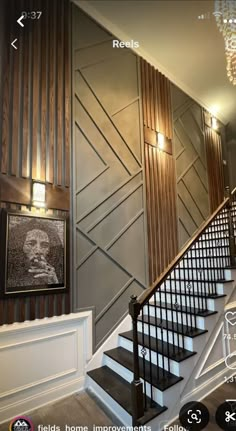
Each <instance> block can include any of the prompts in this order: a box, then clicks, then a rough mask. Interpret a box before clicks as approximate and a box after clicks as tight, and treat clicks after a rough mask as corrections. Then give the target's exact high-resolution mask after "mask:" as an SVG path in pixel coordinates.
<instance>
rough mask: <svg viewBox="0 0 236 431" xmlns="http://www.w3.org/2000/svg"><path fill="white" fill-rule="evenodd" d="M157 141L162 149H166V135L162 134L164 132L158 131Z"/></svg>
mask: <svg viewBox="0 0 236 431" xmlns="http://www.w3.org/2000/svg"><path fill="white" fill-rule="evenodd" d="M157 143H158V148H159V149H160V150H164V145H165V137H164V135H162V133H159V132H158V136H157Z"/></svg>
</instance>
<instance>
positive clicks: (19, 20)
mask: <svg viewBox="0 0 236 431" xmlns="http://www.w3.org/2000/svg"><path fill="white" fill-rule="evenodd" d="M22 19H24V15H21V16H20V18H19V19H18V20H17V22H18V24H20V25H21V27H24V24H23V23H22V22H21V21H22Z"/></svg>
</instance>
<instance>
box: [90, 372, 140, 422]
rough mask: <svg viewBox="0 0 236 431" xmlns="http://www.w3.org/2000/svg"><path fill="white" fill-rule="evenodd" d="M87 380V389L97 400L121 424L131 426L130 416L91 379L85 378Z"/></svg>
mask: <svg viewBox="0 0 236 431" xmlns="http://www.w3.org/2000/svg"><path fill="white" fill-rule="evenodd" d="M87 379H88V387H89V390H90V391H91V392H93V393H94V394H95V395H96V397H97V398H99V399H100V400H101V402H102V403H103V404H105V406H106V407H107V408H108V409H109V410H110V411H111V412H112V413H113V414H114V415H115V416H116V417H117V418H118V419H119V420H120V421H122V423H123V424H124V425H125V426H127V427H129V426H130V427H131V426H132V417H131V415H130V414H129V413H128V412H127V411H126V410H125V409H123V407H121V406H120V405H119V404H118V403H117V402H116V401H115V400H113V398H112V397H110V395H109V394H108V393H107V392H106V391H104V389H102V387H101V386H99V385H98V384H97V383H96V382H95V381H94V380H93V379H91V378H90V377H89V376H87Z"/></svg>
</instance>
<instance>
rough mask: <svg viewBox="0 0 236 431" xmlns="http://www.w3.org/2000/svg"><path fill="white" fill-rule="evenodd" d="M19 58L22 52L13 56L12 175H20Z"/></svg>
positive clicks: (18, 51)
mask: <svg viewBox="0 0 236 431" xmlns="http://www.w3.org/2000/svg"><path fill="white" fill-rule="evenodd" d="M19 56H20V50H17V51H16V52H14V55H13V89H12V91H13V94H12V121H13V124H12V125H13V127H12V151H11V174H12V175H17V174H19V173H18V172H17V171H18V169H17V166H18V160H19V146H18V145H19V113H20V110H19V105H20V101H19Z"/></svg>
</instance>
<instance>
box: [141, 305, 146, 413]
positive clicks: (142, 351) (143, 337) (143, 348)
mask: <svg viewBox="0 0 236 431" xmlns="http://www.w3.org/2000/svg"><path fill="white" fill-rule="evenodd" d="M143 313H144V308H142V313H141V322H142V349H141V354H142V357H143V361H142V363H143V387H144V410H147V382H146V379H145V377H146V360H145V356H146V354H147V349H146V347H145V341H144V339H145V325H147V323H145V322H144V315H143Z"/></svg>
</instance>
